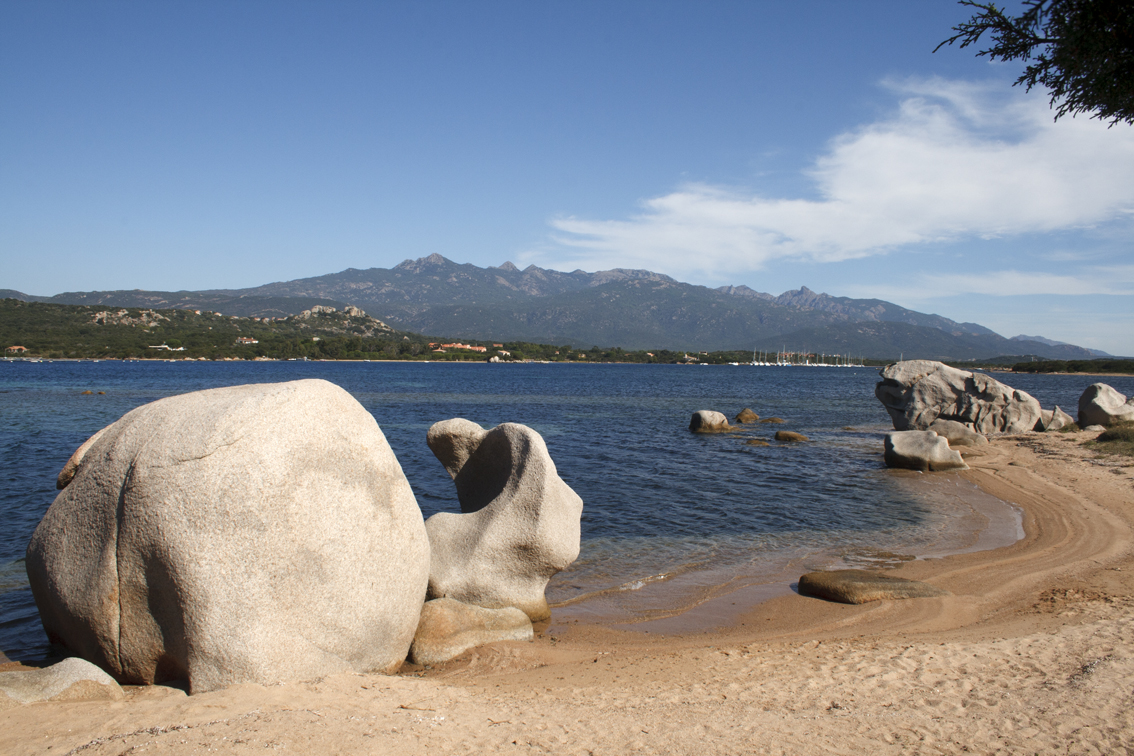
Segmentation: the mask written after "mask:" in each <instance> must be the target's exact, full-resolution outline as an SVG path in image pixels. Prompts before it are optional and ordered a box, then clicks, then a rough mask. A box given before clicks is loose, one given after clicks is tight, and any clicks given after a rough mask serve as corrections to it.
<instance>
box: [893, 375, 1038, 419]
mask: <svg viewBox="0 0 1134 756" xmlns="http://www.w3.org/2000/svg"><path fill="white" fill-rule="evenodd" d="M879 375H881V376H882V380H881V381H880V382H879V383H878V384H877V386H875V389H874V395H875V396H877V397H878V400H879V401H880V402H882V406H884V407H885V408H886V411H887V412H889V413H890V418H891V419H892V420H893V422H894V430H899V431H905V430H926V429H927V428H929V426H930V425H931V424H932V423H933V422H934V421H935V420H939V419H940V420H954V421H956V422H958V423H962V424H964V425H967V426H968V427H969V428H971V429H972V430H974V431H976V432H977V433H983V434H988V433H1022V432H1024V431H1030V430H1032V429H1034V428H1035V427H1036V423H1037V421H1039V420H1040V404H1039V402H1038V401H1036V400H1035V398H1033V397H1032V396H1031V395H1030V394H1028V393H1026V392H1023V391H1017V390H1016V389H1014V388H1012V387H1010V386H1005V385H1004V384H1003V383H1000V382H999V381H997V380H995V379H993V378H990V377H989V376H987V375H984V374H982V373H970V372H968V371H966V370H957V369H956V368H951V367H949V366H948V365H945V364H942V363H940V362H933V361H930V360H907V361H905V362H897V363H895V364H893V365H889V366H887V367H886V368H884V369H883V370H881V371H880V372H879Z"/></svg>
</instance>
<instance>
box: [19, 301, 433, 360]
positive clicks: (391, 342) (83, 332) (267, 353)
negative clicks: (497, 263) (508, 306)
mask: <svg viewBox="0 0 1134 756" xmlns="http://www.w3.org/2000/svg"><path fill="white" fill-rule="evenodd" d="M239 339H246V340H249V341H246V342H243V343H242V342H241V341H239ZM252 341H255V342H256V343H251V342H252ZM425 342H426V339H425V337H423V336H420V335H418V334H410V333H402V332H399V331H395V330H393V329H391V328H390V327H389V326H387V325H386V324H384V323H382V322H381V321H378V320H375V319H374V318H371V317H369V316H367V315H366V314H365V313H362V311H361V310H356V309H353V308H350V309H348V310H347V311H345V312H339V311H332V310H331V309H330V308H319V307H316V308H313V310H308V311H306V312H305V313H302V314H300V315H293V316H290V317H287V318H282V319H271V318H268V319H261V318H242V317H237V316H231V315H219V314H217V313H215V312H202V311H194V310H173V309H170V310H150V309H141V308H119V307H113V308H106V307H102V306H84V305H57V304H45V303H39V302H21V301H19V300H16V299H3V300H0V344H2V346H3V347H4V349H5V353H6V354H7V356H22V355H24V354H25V353H23V352H13V351H8V350H9V349H10V348H11V347H15V346H22V347H25V348H26V349H27V352H26V356H35V357H45V358H55V359H62V358H94V359H107V358H118V359H127V358H135V359H147V358H150V359H153V358H158V359H171V358H178V359H180V358H192V359H199V358H202V357H203V358H206V359H240V358H243V359H254V358H256V357H270V358H276V359H289V358H293V357H294V358H303V357H306V358H308V359H321V358H330V359H365V358H374V359H382V358H383V357H382V355H385V356H387V357H388V358H392V359H396V358H398V357H401V356H402V355H405V354H409V355H411V356H413V355H417V354H424V353H426V352H428V346H427V345H426V343H425ZM155 347H158V348H155ZM165 347H168V349H167V348H165Z"/></svg>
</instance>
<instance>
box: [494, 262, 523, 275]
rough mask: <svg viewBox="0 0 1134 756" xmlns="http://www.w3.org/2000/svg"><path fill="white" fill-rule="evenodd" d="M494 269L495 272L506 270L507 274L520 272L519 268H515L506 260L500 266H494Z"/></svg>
mask: <svg viewBox="0 0 1134 756" xmlns="http://www.w3.org/2000/svg"><path fill="white" fill-rule="evenodd" d="M496 269H497V270H506V271H508V272H509V273H517V272H519V270H520V269H519V268H517V267H516V266H515V265H513V264H512V261H511V260H507V261H505V262H504V263H503V264H502V265H498V266H496Z"/></svg>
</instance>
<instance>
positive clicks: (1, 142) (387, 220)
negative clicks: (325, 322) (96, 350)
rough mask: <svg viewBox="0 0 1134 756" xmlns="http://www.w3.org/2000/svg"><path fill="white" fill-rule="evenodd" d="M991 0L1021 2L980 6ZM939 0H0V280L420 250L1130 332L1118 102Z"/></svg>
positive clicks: (1132, 282) (1125, 146) (153, 274)
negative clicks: (1033, 70)
mask: <svg viewBox="0 0 1134 756" xmlns="http://www.w3.org/2000/svg"><path fill="white" fill-rule="evenodd" d="M1008 5H1009V9H1010V10H1011V9H1012V8H1013V7H1015V6H1016V5H1018V3H1009V4H1008ZM970 15H971V13H970V12H969V11H968V10H967V9H965V8H963V7H961V6H959V5H958V4H956V3H955V2H952V0H919V2H916V3H911V2H908V1H907V0H888V1H882V0H875V1H871V0H856V2H853V3H847V2H842V1H841V0H798V1H797V2H791V3H785V2H779V1H768V2H762V1H760V0H745V1H744V2H713V1H711V0H709V1H707V2H693V0H688V1H687V2H666V1H665V0H645V1H642V2H634V1H633V0H622V1H620V2H616V3H611V2H606V1H603V2H588V1H587V0H573V1H572V2H555V1H549V2H539V3H532V2H472V1H464V2H429V1H423V2H412V3H411V2H377V1H373V2H347V1H345V0H343V1H340V2H287V1H286V0H273V1H272V2H253V1H251V0H247V1H244V2H241V1H240V0H231V1H230V0H226V1H224V2H210V1H209V0H197V1H195V2H176V1H172V0H170V1H167V2H160V3H155V2H103V1H100V0H91V1H90V2H82V3H78V2H71V1H68V2H62V3H55V2H49V1H46V0H0V288H9V289H16V290H19V291H23V292H25V293H28V294H38V295H52V294H58V293H61V292H64V291H89V290H104V289H157V290H178V289H215V288H242V287H249V286H257V285H260V284H265V283H270V282H273V281H284V280H291V279H295V278H303V277H308V276H317V275H323V274H327V273H334V272H338V271H340V270H344V269H346V268H363V269H365V268H372V267H381V268H388V267H392V266H394V265H397V264H398V263H399V262H401V261H403V260H405V259H407V258H410V259H412V258H417V257H423V256H426V255H429V254H432V253H435V252H437V253H440V254H442V255H444V256H445V257H448V258H449V259H451V260H454V261H456V262H460V263H473V264H475V265H479V266H488V265H500V264H501V263H503V262H505V261H511V262H513V263H514V264H516V265H519V266H520V267H525V266H527V265H529V264H535V265H538V266H540V267H544V268H554V269H557V270H574V269H576V268H581V269H583V270H587V271H595V270H607V269H610V268H618V267H622V268H647V269H650V270H655V271H658V272H661V273H666V274H668V275H671V276H673V277H674V278H677V279H679V280H682V281H688V282H691V283H697V284H704V285H706V286H721V285H725V284H731V285H741V284H743V285H747V286H750V287H752V288H753V289H756V290H758V291H767V292H771V293H773V294H779V293H781V292H783V291H786V290H788V289H797V288H799V287H800V286H807V287H808V288H811V289H813V290H815V291H823V292H827V293H829V294H831V295H834V296H850V297H860V298H879V299H885V300H888V301H891V302H895V303H897V304H900V305H902V306H905V307H909V308H911V309H915V310H919V311H922V312H935V313H938V314H941V315H944V316H946V317H950V318H953V319H954V320H958V321H969V322H977V323H980V324H982V325H985V326H988V327H989V328H992V329H994V330H996V331H997V332H999V333H1001V334H1002V335H1005V336H1009V337H1011V336H1015V335H1017V334H1021V333H1023V334H1027V335H1041V336H1044V337H1047V338H1053V339H1058V340H1062V341H1067V342H1071V343H1075V344H1079V345H1081V346H1087V347H1092V348H1096V349H1103V350H1106V351H1107V352H1110V353H1112V354H1121V355H1134V127H1132V126H1129V125H1125V124H1123V125H1117V126H1114V127H1112V128H1108V127H1107V125H1106V124H1105V123H1103V122H1100V121H1099V120H1097V119H1091V118H1088V117H1086V116H1079V117H1076V118H1067V117H1065V118H1062V119H1060V120H1059V121H1054V120H1053V117H1054V112H1053V111H1052V110H1050V108H1049V106H1048V101H1047V95H1046V93H1045V92H1043V91H1041V90H1033V91H1032V92H1031V93H1027V92H1025V91H1024V90H1023V88H1022V87H1013V86H1012V82H1013V81H1014V80H1015V78H1016V77H1017V76H1018V75H1019V73H1020V66H1019V65H1018V64H1012V63H990V62H988V61H987V59H984V58H977V57H976V56H975V54H974V51H973V50H972V48H969V49H966V50H959V49H957V48H956V47H947V48H943V49H941V50H940V51H938V52H937V53H934V52H933V49H934V47H936V46H937V44H938V43H939V42H941V41H942V40H943V39H945V38H946V37H948V36H949V35H950V28H951V27H952V26H953V25H954V24H957V23H960V22H962V21H964V20H966V19H967V18H968V17H969V16H970Z"/></svg>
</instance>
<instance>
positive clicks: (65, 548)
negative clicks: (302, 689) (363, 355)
mask: <svg viewBox="0 0 1134 756" xmlns="http://www.w3.org/2000/svg"><path fill="white" fill-rule="evenodd" d="M73 473H74V474H73V477H72V478H71V480H70V481H69V483H66V484H65V488H64V489H63V491H62V492H61V493H60V494H59V496H58V497H57V498H56V500H55V502H54V503H53V504H52V505H51V508H50V509H49V510H48V511H47V514H46V515H45V516H44V518H43V521H42V522H40V524H39V527H38V528H36V531H35V533H34V535H33V536H32V540H31V543H30V545H29V546H28V552H27V569H28V578H29V581H30V583H31V587H32V591H33V594H34V596H35V600H36V604H37V605H38V607H39V611H40V616H41V617H42V619H43V625H44V628H45V629H46V630H47V633H48V635H49V636H50V637H51V638H52V639H54V640H56V641H58V642H60V643H62V644H63V645H64V646H65V647H67V648H68V649H70V650H71V651H72V652H74V653H76V654H78V655H80V656H82V657H84V658H86V659H89V660H91V661H93V662H95V663H96V664H98V665H99V666H101V667H103V668H104V669H106V670H107V671H109V672H110V673H111V674H113V675H114V676H115V677H116V678H117V679H119V680H120V681H122V682H127V683H153V682H157V681H160V680H165V679H187V680H188V681H189V685H190V690H191V691H192V692H194V693H197V692H200V691H207V690H213V689H216V688H220V687H223V686H225V685H229V684H232V683H237V682H255V683H264V684H267V683H274V682H279V681H284V680H300V679H309V678H313V677H317V676H321V675H326V674H330V673H335V672H343V671H349V670H356V671H359V672H372V671H386V672H392V671H394V670H396V669H397V668H398V667H399V666H400V664H401V662H402V661H403V660H404V659H405V655H406V652H407V651H408V649H409V646H410V642H411V641H412V640H413V634H414V630H415V629H416V628H417V624H418V617H419V615H420V612H421V606H422V603H423V601H424V599H425V590H426V584H427V580H428V571H429V542H428V539H427V537H426V534H425V525H424V522H423V521H422V516H421V510H420V509H418V506H417V502H416V500H415V499H414V496H413V492H412V491H411V490H410V486H409V483H408V482H407V481H406V478H405V475H404V474H403V473H402V469H401V467H400V466H399V465H398V461H397V459H395V458H394V454H393V452H392V451H391V449H390V447H389V445H388V444H387V443H386V439H385V437H384V436H383V435H382V431H381V430H380V429H379V428H378V424H377V423H376V422H375V420H374V418H373V417H371V416H370V414H369V413H368V412H367V411H366V410H365V409H363V407H362V406H361V405H360V404H359V403H358V402H357V401H355V400H354V399H353V398H352V397H351V396H350V395H349V394H348V393H347V392H346V391H344V390H342V389H341V388H339V387H337V386H335V385H333V384H331V383H328V382H326V381H321V380H304V381H293V382H290V383H274V384H260V385H250V386H234V387H231V388H219V389H211V390H208V391H199V392H195V393H191V394H183V395H181V396H174V397H169V398H167V399H162V400H159V401H156V402H153V403H152V404H147V405H144V406H142V407H138V408H137V409H135V410H133V411H131V412H129V413H128V414H126V415H125V416H124V417H122V419H120V420H119V421H118V422H116V423H114V424H113V425H111V426H110V427H108V428H106V429H104V430H103V431H102V432H101V434H100V435H99V437H98V438H97V439H96V440H95V441H94V443H92V444H90V445H89V446H88V447H87V448H86V449H85V453H84V454H82V455H81V458H80V459H79V460H78V462H77V464H76V465H75V469H74V471H73Z"/></svg>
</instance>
